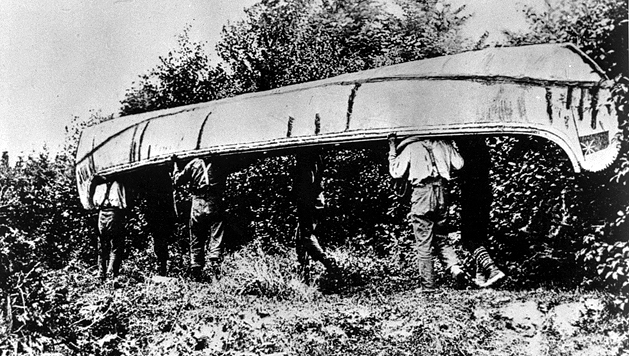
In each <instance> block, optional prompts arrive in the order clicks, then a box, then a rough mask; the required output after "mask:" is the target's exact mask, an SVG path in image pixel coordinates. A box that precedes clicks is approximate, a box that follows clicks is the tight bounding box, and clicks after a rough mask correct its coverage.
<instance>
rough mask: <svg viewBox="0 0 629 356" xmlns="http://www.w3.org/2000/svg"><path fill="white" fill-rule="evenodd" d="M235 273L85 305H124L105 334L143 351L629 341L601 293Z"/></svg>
mask: <svg viewBox="0 0 629 356" xmlns="http://www.w3.org/2000/svg"><path fill="white" fill-rule="evenodd" d="M127 282H128V281H127ZM233 282H234V280H232V279H231V278H229V277H227V278H223V279H222V280H214V281H213V282H210V283H197V282H191V281H189V280H186V279H183V278H161V277H153V278H151V279H147V280H144V281H142V282H139V283H138V282H133V283H131V284H126V285H120V284H118V285H116V284H113V283H109V284H107V285H103V286H99V287H97V288H96V289H94V290H93V291H92V293H93V294H91V296H90V294H88V295H86V297H85V298H86V299H85V300H86V301H87V300H88V299H89V300H90V302H89V303H85V307H86V308H88V309H89V308H90V306H92V307H91V311H86V313H88V314H89V313H90V312H91V313H93V314H94V315H92V316H91V317H90V319H92V320H94V319H98V318H96V317H94V316H95V314H98V313H101V314H103V316H105V315H106V314H107V313H110V314H111V313H112V312H111V310H117V311H118V312H119V313H118V314H122V315H117V318H118V320H117V321H116V320H113V319H112V320H110V322H111V323H114V324H115V323H119V324H120V325H119V326H118V329H119V332H117V333H108V334H106V335H104V336H103V337H102V339H100V340H98V342H99V343H101V345H102V346H103V347H104V348H117V349H121V348H126V349H128V350H133V351H134V352H138V353H139V354H144V355H180V354H192V355H243V356H244V355H306V354H307V355H344V356H345V355H621V354H623V352H626V351H624V349H625V348H627V346H629V337H628V334H627V327H628V325H629V319H628V318H627V317H624V316H621V315H615V316H614V315H609V314H608V312H607V311H606V309H605V307H604V300H603V299H604V295H602V294H601V293H598V292H582V291H559V290H553V289H551V288H539V289H535V290H521V291H509V290H500V289H497V290H492V289H487V290H478V289H463V290H459V289H452V288H449V287H444V288H441V289H440V290H438V291H437V292H435V293H421V292H419V291H418V290H415V289H404V288H399V289H397V290H386V289H382V290H381V289H379V288H377V287H375V286H373V285H372V286H365V287H363V288H359V289H354V290H352V291H344V292H342V293H321V292H320V291H319V290H318V289H317V288H316V287H313V286H306V285H304V284H302V285H301V286H299V287H298V288H296V289H295V291H298V292H296V293H294V294H292V295H291V296H288V295H286V296H284V297H273V298H270V297H264V296H260V295H255V293H254V294H247V293H245V294H240V295H238V294H234V293H233V291H234V289H233V287H234V285H233V284H232V283H233ZM289 283H291V282H289ZM90 298H91V299H90ZM99 298H100V299H99ZM97 300H100V301H101V302H97ZM105 300H108V301H109V302H108V303H105V302H104V301H105ZM94 305H108V306H109V309H108V311H105V312H103V308H94ZM112 305H113V306H112ZM99 310H100V311H99ZM111 315H113V314H111ZM102 319H107V317H106V316H105V317H103V318H102ZM123 346H124V347H123Z"/></svg>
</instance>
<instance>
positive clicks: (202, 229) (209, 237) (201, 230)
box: [190, 194, 225, 268]
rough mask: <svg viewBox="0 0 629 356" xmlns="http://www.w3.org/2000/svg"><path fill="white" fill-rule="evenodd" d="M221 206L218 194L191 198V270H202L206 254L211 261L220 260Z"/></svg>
mask: <svg viewBox="0 0 629 356" xmlns="http://www.w3.org/2000/svg"><path fill="white" fill-rule="evenodd" d="M222 205H223V204H222V200H221V197H220V195H219V194H216V195H214V194H208V195H205V196H193V197H192V208H191V211H190V267H191V268H199V267H200V268H203V266H205V257H206V254H207V257H208V258H209V259H210V260H212V261H219V260H220V259H221V253H222V251H221V250H222V242H223V237H224V236H225V222H224V220H223V209H222ZM206 249H207V253H206Z"/></svg>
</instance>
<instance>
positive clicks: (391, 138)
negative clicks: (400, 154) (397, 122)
mask: <svg viewBox="0 0 629 356" xmlns="http://www.w3.org/2000/svg"><path fill="white" fill-rule="evenodd" d="M396 139H397V134H396V133H395V132H393V133H390V134H389V136H387V141H388V142H389V162H391V160H392V159H395V157H397V151H396V149H395V141H396Z"/></svg>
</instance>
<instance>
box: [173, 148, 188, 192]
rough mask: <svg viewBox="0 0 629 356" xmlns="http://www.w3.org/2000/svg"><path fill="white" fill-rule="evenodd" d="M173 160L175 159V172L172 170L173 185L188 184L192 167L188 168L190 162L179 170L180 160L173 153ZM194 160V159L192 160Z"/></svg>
mask: <svg viewBox="0 0 629 356" xmlns="http://www.w3.org/2000/svg"><path fill="white" fill-rule="evenodd" d="M171 161H173V172H172V175H171V177H172V179H173V187H178V186H181V185H184V184H186V182H188V179H189V178H190V177H189V176H190V169H189V168H188V166H189V165H190V163H188V164H187V165H186V166H185V167H184V168H183V170H182V171H180V170H179V161H178V159H177V157H176V156H174V155H173V157H171ZM191 162H192V161H191Z"/></svg>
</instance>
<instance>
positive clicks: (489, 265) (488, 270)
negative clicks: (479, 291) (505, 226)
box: [474, 246, 505, 288]
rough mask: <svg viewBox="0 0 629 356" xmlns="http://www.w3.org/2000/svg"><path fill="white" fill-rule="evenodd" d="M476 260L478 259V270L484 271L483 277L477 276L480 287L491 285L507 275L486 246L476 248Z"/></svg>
mask: <svg viewBox="0 0 629 356" xmlns="http://www.w3.org/2000/svg"><path fill="white" fill-rule="evenodd" d="M474 260H475V261H476V267H477V270H479V271H482V278H481V279H479V278H478V277H477V280H476V284H477V285H478V286H479V287H481V288H486V287H490V286H492V285H493V284H495V283H496V282H498V281H499V280H501V279H502V278H504V277H505V274H504V272H502V271H501V270H500V269H499V268H498V267H497V266H496V264H495V263H494V260H493V259H492V258H491V256H490V255H489V252H487V249H485V246H481V247H479V248H477V249H476V250H474Z"/></svg>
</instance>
